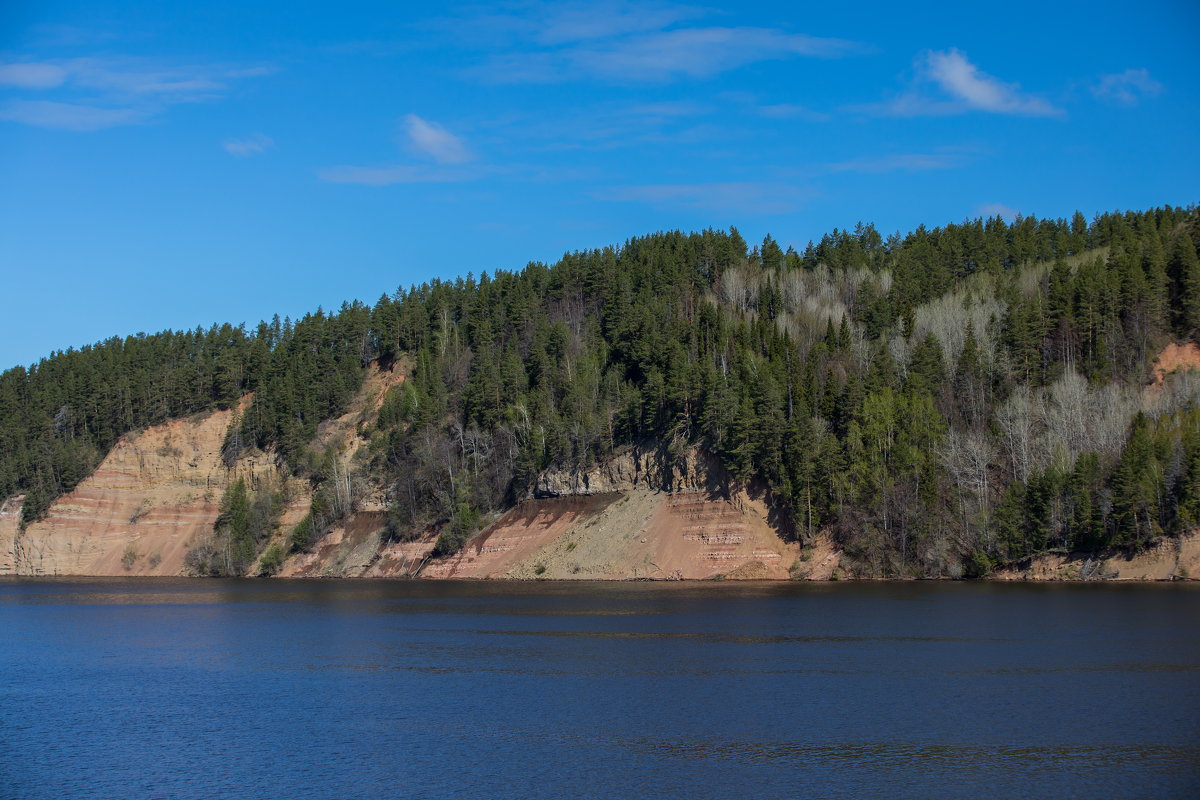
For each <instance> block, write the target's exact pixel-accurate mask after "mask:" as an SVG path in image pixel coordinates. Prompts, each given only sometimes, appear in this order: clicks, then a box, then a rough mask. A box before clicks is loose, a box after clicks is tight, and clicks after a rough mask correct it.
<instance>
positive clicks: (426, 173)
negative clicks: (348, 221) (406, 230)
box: [317, 164, 479, 186]
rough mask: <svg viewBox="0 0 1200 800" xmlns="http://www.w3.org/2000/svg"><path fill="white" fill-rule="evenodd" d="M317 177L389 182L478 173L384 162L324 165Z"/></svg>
mask: <svg viewBox="0 0 1200 800" xmlns="http://www.w3.org/2000/svg"><path fill="white" fill-rule="evenodd" d="M317 177H318V178H320V179H321V180H323V181H325V182H326V183H356V184H360V185H362V186H392V185H395V184H398V183H453V182H458V181H469V180H473V179H474V178H476V177H479V173H478V172H477V171H474V170H472V171H466V170H461V169H446V168H442V167H428V166H425V165H422V164H387V165H383V166H377V167H352V166H340V167H325V168H323V169H319V170H317Z"/></svg>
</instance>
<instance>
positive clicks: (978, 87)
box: [924, 48, 1062, 117]
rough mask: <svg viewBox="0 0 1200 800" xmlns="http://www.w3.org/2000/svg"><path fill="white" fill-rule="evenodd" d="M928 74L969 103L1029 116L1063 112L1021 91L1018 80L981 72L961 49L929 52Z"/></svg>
mask: <svg viewBox="0 0 1200 800" xmlns="http://www.w3.org/2000/svg"><path fill="white" fill-rule="evenodd" d="M924 68H925V75H926V76H927V77H928V78H929V79H930V80H932V81H933V82H934V83H936V84H937V85H938V86H940V87H941V89H942V91H944V92H946V94H948V95H950V96H951V97H954V98H956V99H958V100H960V101H962V102H963V103H965V104H966V105H967V106H968V107H970V108H972V109H976V110H979V111H990V112H992V113H996V114H1021V115H1025V116H1034V117H1046V116H1057V115H1059V114H1061V113H1062V112H1061V111H1060V110H1059V109H1057V108H1055V107H1054V106H1052V105H1050V103H1048V102H1046V101H1045V100H1042V99H1041V98H1038V97H1032V96H1030V95H1027V94H1024V93H1022V92H1021V87H1020V86H1018V85H1017V84H1015V83H1003V82H1001V81H1000V80H998V79H996V78H994V77H992V76H991V75H988V74H987V73H985V72H980V70H979V68H978V67H976V66H975V65H974V64H972V63H971V62H970V61H968V60H967V57H966V56H965V55H963V54H962V53H961V52H960V51H958V50H957V49H954V48H951V49H950V50H947V51H945V52H939V51H936V50H934V51H930V52H928V53H926V54H925V64H924Z"/></svg>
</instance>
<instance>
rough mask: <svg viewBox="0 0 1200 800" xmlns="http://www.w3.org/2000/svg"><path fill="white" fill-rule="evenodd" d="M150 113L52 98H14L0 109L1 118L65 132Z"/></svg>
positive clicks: (94, 128)
mask: <svg viewBox="0 0 1200 800" xmlns="http://www.w3.org/2000/svg"><path fill="white" fill-rule="evenodd" d="M149 113H150V112H148V111H147V110H145V109H138V108H104V107H102V106H94V105H85V104H77V103H58V102H55V101H53V100H14V101H12V102H10V103H8V104H7V105H5V106H4V107H2V108H0V119H3V120H8V121H10V122H20V123H22V124H24V125H35V126H37V127H39V128H57V129H59V130H64V131H98V130H101V129H103V128H112V127H115V126H117V125H132V124H134V123H137V122H142V121H144V120H145V119H146V118H147V117H148V116H149Z"/></svg>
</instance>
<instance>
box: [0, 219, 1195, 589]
mask: <svg viewBox="0 0 1200 800" xmlns="http://www.w3.org/2000/svg"><path fill="white" fill-rule="evenodd" d="M1198 245H1200V211H1198V210H1197V209H1196V208H1195V207H1192V208H1187V209H1183V208H1171V207H1164V208H1159V209H1155V210H1152V211H1147V212H1140V213H1113V214H1107V215H1102V216H1099V217H1097V218H1095V219H1094V220H1092V221H1091V223H1088V222H1087V220H1085V219H1084V217H1083V216H1082V215H1079V214H1076V215H1075V216H1074V218H1073V219H1071V220H1038V219H1035V218H1032V217H1022V218H1018V219H1017V220H1016V221H1015V222H1014V223H1012V224H1009V223H1006V222H1005V221H1004V220H1003V219H1000V218H993V219H987V220H983V219H978V220H973V221H968V222H965V223H963V224H959V225H947V226H945V227H942V228H934V229H926V228H924V227H922V228H919V229H917V230H916V231H913V232H911V233H909V234H908V235H906V236H900V235H892V236H890V237H887V238H886V239H885V238H884V237H883V236H881V235H880V234H879V232H877V231H876V230H875V229H874V228H873V227H872V226H870V225H858V226H857V227H856V228H855V229H854V230H852V231H851V230H835V231H833V232H832V233H830V234H828V235H826V236H824V237H823V238H822V239H821V240H820V241H819V242H816V243H812V244H810V245H809V246H808V247H806V248H805V249H804V250H803V252H796V251H794V250H792V249H788V250H786V251H785V250H783V249H782V248H781V247H780V246H779V245H778V244H777V243H776V242H775V241H774V240H773V239H771V238H770V237H768V238H767V239H765V240H764V241H763V242H762V243H761V244H759V245H757V246H754V247H752V248H751V247H748V246H747V243H746V242H745V241H743V239H742V238H741V236H740V235H739V234H738V232H737V231H736V230H730V231H729V232H723V231H712V230H710V231H705V232H703V233H694V234H683V233H678V232H672V233H659V234H654V235H651V236H646V237H642V238H638V239H632V240H630V241H628V242H626V243H625V245H624V246H622V247H619V248H607V249H604V250H596V251H588V252H578V253H572V254H568V255H566V256H564V257H563V259H562V260H561V261H559V262H558V263H556V264H554V265H552V266H548V265H543V264H530V265H529V266H528V267H526V268H525V269H524V270H521V271H519V272H504V271H500V272H495V273H493V274H490V275H489V274H487V273H484V274H481V275H480V276H479V277H478V278H476V277H474V276H472V275H468V276H467V277H465V278H462V279H459V280H456V281H453V282H447V281H433V282H431V283H428V284H425V285H422V286H419V287H413V288H410V289H407V290H405V289H401V290H399V291H397V292H396V293H395V294H394V295H387V296H384V297H381V298H380V299H379V301H378V302H377V303H376V304H375V305H374V307H367V306H365V305H362V304H359V303H354V304H347V305H344V306H343V307H342V308H341V309H340V310H339V311H338V312H336V313H324V312H317V313H315V314H311V315H308V316H305V317H304V318H303V319H301V320H298V321H295V322H292V321H290V320H285V321H282V322H281V321H279V320H278V318H276V319H275V320H274V321H273V322H272V323H263V324H260V325H259V326H258V327H257V328H256V329H254V330H246V329H244V328H235V327H232V326H229V325H225V326H221V327H214V328H212V329H211V330H208V331H204V330H196V331H193V332H178V333H176V332H167V333H160V334H155V335H149V336H138V337H131V338H127V339H112V340H108V341H105V342H101V343H99V344H96V345H93V346H90V347H85V348H82V349H80V350H78V351H67V352H65V353H56V354H54V355H53V356H51V357H49V358H47V359H45V360H43V361H42V362H40V363H38V364H37V365H35V366H33V367H31V368H29V369H28V370H26V369H24V368H20V367H18V368H15V369H11V370H9V371H7V372H5V373H4V374H3V375H0V498H2V497H8V496H10V495H14V494H18V493H22V494H25V495H26V500H25V504H24V506H23V512H22V513H23V515H24V519H25V520H26V521H30V520H34V519H36V518H38V516H39V515H41V514H43V513H45V510H46V509H47V508H48V506H49V504H50V502H51V501H52V500H53V499H54V498H55V497H56V496H58V495H59V494H61V493H63V492H65V491H68V490H70V489H71V488H72V487H74V486H75V485H76V484H77V483H78V482H79V481H80V480H82V479H83V478H85V477H86V476H87V475H88V474H89V472H90V471H91V470H92V469H94V468H95V466H96V465H97V464H98V463H99V461H100V459H101V458H102V457H103V455H104V454H105V453H106V452H107V450H108V449H109V448H111V447H112V446H113V444H114V443H115V442H116V440H117V439H118V438H119V437H120V436H121V435H122V434H123V433H125V432H127V431H130V430H134V429H137V428H141V427H144V426H147V425H151V424H154V423H156V422H160V421H163V420H166V419H169V418H173V417H179V416H184V415H188V414H192V413H195V412H198V411H203V410H206V409H210V408H213V407H229V406H231V405H232V404H233V403H234V402H235V401H236V400H237V399H238V398H239V397H241V396H243V395H244V394H246V393H248V392H253V393H254V395H253V401H252V402H251V403H250V404H249V406H248V407H247V409H246V411H245V413H244V414H242V415H241V416H240V417H235V419H234V422H233V423H232V424H231V426H230V431H229V434H228V436H227V439H226V444H225V455H226V457H227V458H228V459H229V461H230V462H232V461H233V460H234V459H236V458H237V456H238V455H239V453H241V452H243V451H246V450H249V449H255V448H257V449H260V450H263V451H267V452H273V453H276V454H277V456H278V458H280V459H282V460H283V462H284V463H285V464H286V465H287V467H288V468H289V469H290V470H291V471H292V472H294V473H296V474H298V475H300V476H303V477H306V478H308V479H310V480H311V481H312V482H313V483H314V485H315V486H316V487H317V488H318V491H317V492H316V494H315V499H314V501H313V513H312V514H311V515H310V517H309V519H308V520H306V523H305V524H306V525H307V526H308V532H307V533H303V534H298V536H297V539H296V546H298V547H303V546H305V544H306V541H307V540H310V539H311V537H312V535H314V534H319V533H320V532H321V529H322V528H324V527H326V526H328V525H330V524H332V523H333V521H334V520H335V518H336V517H338V516H339V515H343V514H346V513H348V511H349V509H350V508H351V507H352V506H353V502H354V497H353V495H354V494H355V493H357V492H359V491H362V489H361V488H356V487H363V486H367V485H376V486H382V487H383V488H384V489H385V491H386V495H387V497H388V498H389V501H390V507H389V516H390V520H391V522H390V531H391V535H392V536H394V537H396V538H407V537H411V536H413V535H416V534H417V533H420V532H423V531H426V530H428V529H430V528H431V526H432V527H434V528H436V529H439V530H441V532H442V534H441V539H440V541H439V549H441V550H442V551H451V550H453V549H455V548H456V547H458V546H461V544H462V542H463V541H465V539H466V537H468V536H469V535H470V534H471V533H472V532H473V531H474V530H476V529H477V528H478V526H479V524H480V521H481V520H483V519H484V518H486V517H487V515H488V514H489V513H490V512H493V511H496V510H500V509H503V508H506V507H509V506H511V505H512V504H514V503H516V502H517V501H519V500H521V499H522V498H524V497H527V496H529V495H530V494H531V493H532V492H533V490H534V487H535V485H536V483H537V479H538V476H539V475H540V474H542V473H543V472H545V471H546V470H550V469H555V470H567V471H570V470H576V471H583V470H586V469H588V468H589V467H591V466H593V465H594V464H596V463H599V462H602V461H604V460H605V459H607V458H609V457H610V456H611V455H612V454H613V453H614V452H616V451H619V450H621V449H622V448H624V447H627V446H629V445H632V444H638V445H640V446H642V447H643V448H645V447H657V448H661V449H662V451H663V453H664V456H665V457H666V458H667V459H668V460H670V459H672V458H683V457H684V454H685V453H686V452H687V451H688V450H690V449H691V448H694V447H696V446H699V447H701V448H704V449H705V450H707V451H709V452H711V453H712V454H714V455H715V456H716V457H717V458H719V460H720V462H721V464H722V465H723V466H724V468H725V469H726V470H727V471H728V473H729V474H730V475H732V477H733V479H734V480H735V481H738V482H739V483H741V484H744V485H747V486H750V487H752V488H753V489H754V490H755V491H756V492H761V493H763V494H764V496H766V497H767V498H769V500H770V502H771V503H772V504H773V507H774V508H776V509H777V510H778V514H779V518H780V519H781V520H782V521H783V522H782V523H781V529H782V530H783V531H784V533H785V535H789V536H794V537H796V538H799V539H800V540H802V541H805V540H809V539H811V538H812V537H813V536H815V535H816V534H817V533H818V532H821V531H830V532H832V534H833V536H834V537H835V539H836V541H837V542H838V543H839V545H840V546H841V547H843V548H844V549H845V552H846V553H847V555H848V556H849V557H850V558H852V559H853V560H854V561H855V562H856V563H858V564H859V565H860V566H861V567H862V569H863V570H864V571H865V572H867V573H870V574H881V575H882V574H888V575H960V574H968V575H970V574H982V573H985V572H986V571H988V570H989V569H991V568H992V567H993V566H994V565H995V564H998V563H1000V562H1005V561H1010V560H1013V559H1016V558H1020V557H1023V556H1026V555H1030V554H1034V553H1037V552H1041V551H1044V550H1047V549H1053V548H1076V549H1095V548H1100V547H1105V546H1111V545H1129V546H1132V547H1138V546H1142V545H1144V544H1146V543H1147V542H1149V541H1150V540H1152V539H1154V538H1155V537H1159V536H1162V535H1171V534H1176V533H1179V532H1181V531H1183V530H1185V529H1188V528H1190V527H1194V526H1195V525H1196V522H1197V518H1198V515H1200V379H1198V378H1195V377H1189V376H1176V377H1175V378H1173V379H1171V380H1169V381H1167V382H1166V383H1165V384H1163V385H1162V386H1161V387H1158V388H1148V387H1147V384H1148V383H1149V382H1150V378H1151V374H1150V361H1151V359H1152V358H1153V356H1154V355H1155V354H1156V353H1157V352H1158V351H1159V350H1160V349H1161V348H1162V347H1163V346H1164V345H1166V344H1167V343H1169V342H1171V341H1176V342H1185V341H1189V340H1193V339H1195V338H1196V337H1197V335H1198V334H1200V260H1198V259H1197V246H1198ZM371 362H380V363H383V364H391V363H397V364H401V365H404V368H410V369H411V377H410V379H409V380H407V381H405V382H404V383H402V384H400V385H398V386H396V388H394V389H393V390H392V391H391V393H390V394H389V395H388V396H387V399H386V401H385V403H384V406H383V408H382V411H381V412H380V414H379V418H378V421H377V422H376V423H375V424H374V425H373V426H372V428H371V429H370V430H369V431H365V432H364V433H366V434H367V435H368V437H369V440H370V445H369V447H368V448H367V449H366V457H365V458H363V459H360V460H359V461H358V462H357V463H356V466H355V470H356V475H354V476H349V477H347V476H343V475H339V474H337V470H336V468H331V462H330V461H329V459H322V458H321V454H320V453H314V450H313V448H312V447H310V446H309V443H310V442H311V441H312V440H313V437H314V435H315V434H316V431H317V426H318V424H319V423H320V422H321V421H322V420H325V419H328V418H330V417H333V416H336V415H337V414H339V413H341V411H342V410H343V409H344V407H345V404H346V403H347V401H348V399H349V398H350V397H351V396H352V395H353V394H354V392H355V391H356V390H357V388H358V386H359V385H360V383H361V382H362V379H363V376H364V374H365V371H366V368H367V366H368V365H369V364H370V363H371ZM350 477H352V478H353V480H351V479H350ZM335 482H336V486H335V485H334V484H335Z"/></svg>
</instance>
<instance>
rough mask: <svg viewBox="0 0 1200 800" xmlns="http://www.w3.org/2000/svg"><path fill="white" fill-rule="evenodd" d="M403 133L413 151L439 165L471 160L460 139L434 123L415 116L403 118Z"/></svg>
mask: <svg viewBox="0 0 1200 800" xmlns="http://www.w3.org/2000/svg"><path fill="white" fill-rule="evenodd" d="M404 132H405V134H406V135H407V136H408V144H409V146H410V147H411V148H412V149H413V150H415V151H416V152H418V153H420V154H422V155H425V156H428V157H430V158H432V159H433V160H434V161H436V162H438V163H439V164H461V163H462V162H464V161H470V160H471V158H472V155H471V151H470V150H469V149H467V146H466V145H465V144H464V143H463V141H462V139H460V138H458V137H457V136H455V135H454V134H452V133H450V131H448V130H446V129H445V128H443V127H442V126H441V125H439V124H437V123H436V122H430V121H428V120H424V119H421V118H420V117H418V116H417V115H416V114H408V115H407V116H405V117H404Z"/></svg>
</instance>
